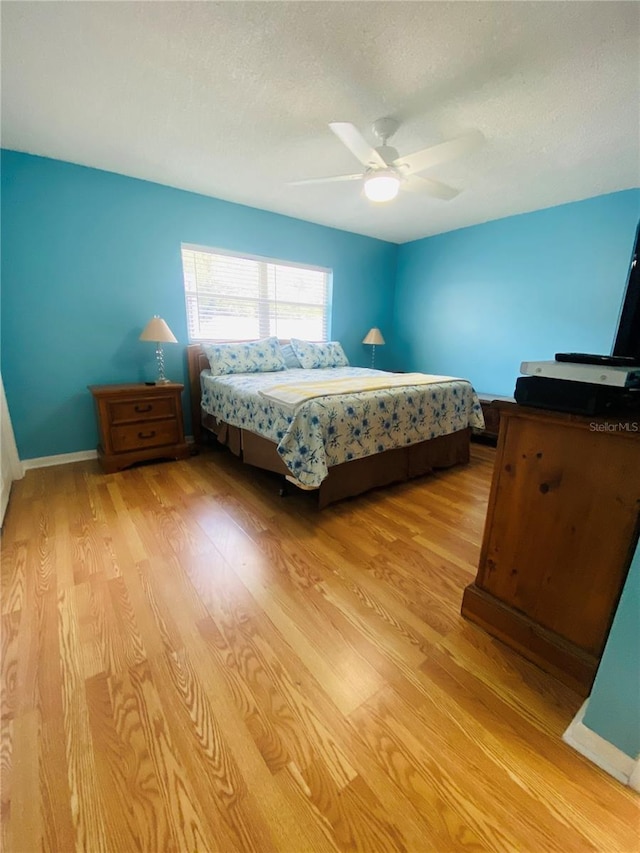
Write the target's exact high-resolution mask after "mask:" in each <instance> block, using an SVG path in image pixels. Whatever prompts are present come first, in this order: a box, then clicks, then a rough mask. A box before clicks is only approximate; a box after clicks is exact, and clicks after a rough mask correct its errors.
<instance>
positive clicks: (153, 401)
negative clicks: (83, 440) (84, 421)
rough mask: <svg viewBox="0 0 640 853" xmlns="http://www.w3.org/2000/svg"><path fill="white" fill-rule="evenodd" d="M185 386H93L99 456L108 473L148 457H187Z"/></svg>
mask: <svg viewBox="0 0 640 853" xmlns="http://www.w3.org/2000/svg"><path fill="white" fill-rule="evenodd" d="M183 388H184V385H180V384H179V383H177V382H170V383H168V384H166V385H140V384H138V385H135V384H131V385H90V386H89V390H90V391H91V393H92V394H93V398H94V400H95V403H96V413H97V417H98V428H99V430H100V444H99V445H98V459H99V460H100V464H101V465H102V468H103V470H104V471H106V472H107V473H112V472H113V471H120V470H121V469H122V468H128V467H129V465H133V464H135V463H136V462H145V461H147V460H149V459H167V458H171V459H184V458H185V457H186V456H188V455H189V447H188V445H187V444H186V443H185V440H184V426H183V422H182V401H181V399H180V395H181V394H182V389H183Z"/></svg>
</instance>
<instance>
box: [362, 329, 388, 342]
mask: <svg viewBox="0 0 640 853" xmlns="http://www.w3.org/2000/svg"><path fill="white" fill-rule="evenodd" d="M362 343H363V344H373V345H374V346H380V345H381V344H384V338H383V337H382V333H381V332H380V329H378V328H376V327H375V326H374V327H373V329H369V331H368V332H367V336H366V337H365V338H363V341H362Z"/></svg>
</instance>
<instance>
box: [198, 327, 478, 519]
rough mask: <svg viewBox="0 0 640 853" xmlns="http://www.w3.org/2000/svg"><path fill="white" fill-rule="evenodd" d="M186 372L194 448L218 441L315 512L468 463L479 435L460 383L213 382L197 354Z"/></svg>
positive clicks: (290, 376) (413, 377) (330, 371)
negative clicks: (311, 500) (313, 500)
mask: <svg viewBox="0 0 640 853" xmlns="http://www.w3.org/2000/svg"><path fill="white" fill-rule="evenodd" d="M187 363H188V371H189V388H190V395H191V415H192V429H193V435H194V440H195V442H196V444H198V445H199V444H202V443H203V441H204V439H205V437H206V436H207V435H213V436H215V439H216V440H217V441H218V442H219V443H220V444H223V445H225V446H227V447H228V448H229V449H230V450H231V451H232V452H233V453H234V454H235V455H237V456H239V457H240V458H241V459H242V460H243V461H244V462H245V463H247V464H249V465H254V466H256V467H258V468H263V469H266V470H268V471H273V472H276V473H278V474H281V475H283V476H284V477H286V479H287V481H288V482H290V483H292V484H293V485H295V486H297V487H299V488H302V489H306V490H312V491H315V492H316V494H317V501H318V505H319V506H320V507H324V506H327V505H328V504H330V503H333V502H335V501H338V500H341V499H342V498H345V497H350V496H354V495H358V494H361V493H363V492H366V491H369V490H370V489H373V488H376V487H380V486H385V485H388V484H390V483H394V482H398V481H403V480H407V479H410V478H413V477H418V476H421V475H423V474H427V473H429V472H431V471H433V470H434V469H437V468H448V467H450V466H453V465H458V464H463V463H466V462H468V461H469V442H470V434H471V428H472V427H482V426H483V420H482V410H481V408H480V404H479V401H478V397H477V395H476V394H475V391H474V390H473V388H472V387H471V385H470V384H469V383H468V382H467V381H465V380H463V379H451V378H448V377H427V376H424V375H423V374H408V375H406V376H405V375H402V374H389V373H385V372H383V371H374V370H369V369H368V368H358V367H349V366H342V367H331V368H326V369H313V370H311V369H304V368H298V369H287V370H282V371H279V372H271V373H269V372H267V373H260V372H258V373H236V374H232V375H222V376H220V375H217V376H213V375H211V371H210V369H209V368H210V364H209V359H208V357H207V354H206V353H205V350H204V348H203V346H202V345H201V344H193V345H190V346H188V347H187ZM420 377H424V378H420ZM414 381H415V382H421V383H423V384H411V383H412V382H414ZM324 382H328V385H327V389H329V392H328V394H322V393H321V389H322V388H323V385H322V384H321V383H324ZM387 382H388V383H392V384H394V385H395V386H396V387H384V386H385V385H386V384H387ZM360 383H364V385H361V384H360ZM356 385H357V387H358V388H361V387H368V386H371V387H370V388H369V390H356ZM379 385H380V386H381V387H378V386H379ZM309 387H310V388H311V389H312V390H311V391H307V389H308V388H309ZM345 389H346V390H345ZM305 393H308V394H309V398H308V399H304V397H305ZM296 394H302V397H300V398H297V397H296Z"/></svg>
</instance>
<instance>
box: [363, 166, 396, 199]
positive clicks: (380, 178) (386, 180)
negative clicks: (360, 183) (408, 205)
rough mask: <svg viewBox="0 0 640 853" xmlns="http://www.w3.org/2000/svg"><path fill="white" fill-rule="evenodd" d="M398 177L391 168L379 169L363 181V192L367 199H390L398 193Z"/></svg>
mask: <svg viewBox="0 0 640 853" xmlns="http://www.w3.org/2000/svg"><path fill="white" fill-rule="evenodd" d="M399 189H400V178H399V177H398V176H397V174H396V173H395V172H393V171H392V170H390V169H388V170H379V171H377V172H374V173H373V174H371V175H369V176H368V177H367V178H366V179H365V182H364V194H365V195H366V197H367V198H368V199H369V201H391V200H392V199H394V198H395V197H396V196H397V195H398V190H399Z"/></svg>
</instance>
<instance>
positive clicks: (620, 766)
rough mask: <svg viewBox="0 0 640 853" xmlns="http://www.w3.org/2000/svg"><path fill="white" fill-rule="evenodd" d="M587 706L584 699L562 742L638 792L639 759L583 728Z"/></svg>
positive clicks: (639, 778) (639, 788) (639, 781)
mask: <svg viewBox="0 0 640 853" xmlns="http://www.w3.org/2000/svg"><path fill="white" fill-rule="evenodd" d="M588 704H589V700H588V699H585V701H584V702H583V704H582V707H581V708H580V710H579V711H578V713H577V714H576V715H575V717H574V718H573V720H572V721H571V723H570V724H569V728H568V729H567V730H566V732H565V733H564V734H563V735H562V740H563V741H564V742H565V743H567V744H569V746H571V747H573V749H575V750H576V752H579V753H580V754H581V755H584V756H585V758H588V759H589V761H593V763H594V764H597V765H598V767H600V768H601V769H602V770H604V771H605V773H608V774H609V775H610V776H613V777H614V778H615V779H617V780H618V781H619V782H622V784H623V785H629V786H630V787H631V788H633V789H634V790H635V791H640V759H637V758H636V759H634V758H631V757H630V756H629V755H627V754H626V752H623V751H622V750H621V749H618V747H617V746H614V745H613V744H612V743H609V741H608V740H605V739H604V738H603V737H601V736H600V735H599V734H597V733H596V732H594V731H593V730H592V729H590V728H589V727H588V726H585V724H584V723H583V722H582V720H583V718H584V715H585V712H586V710H587V705H588Z"/></svg>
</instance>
